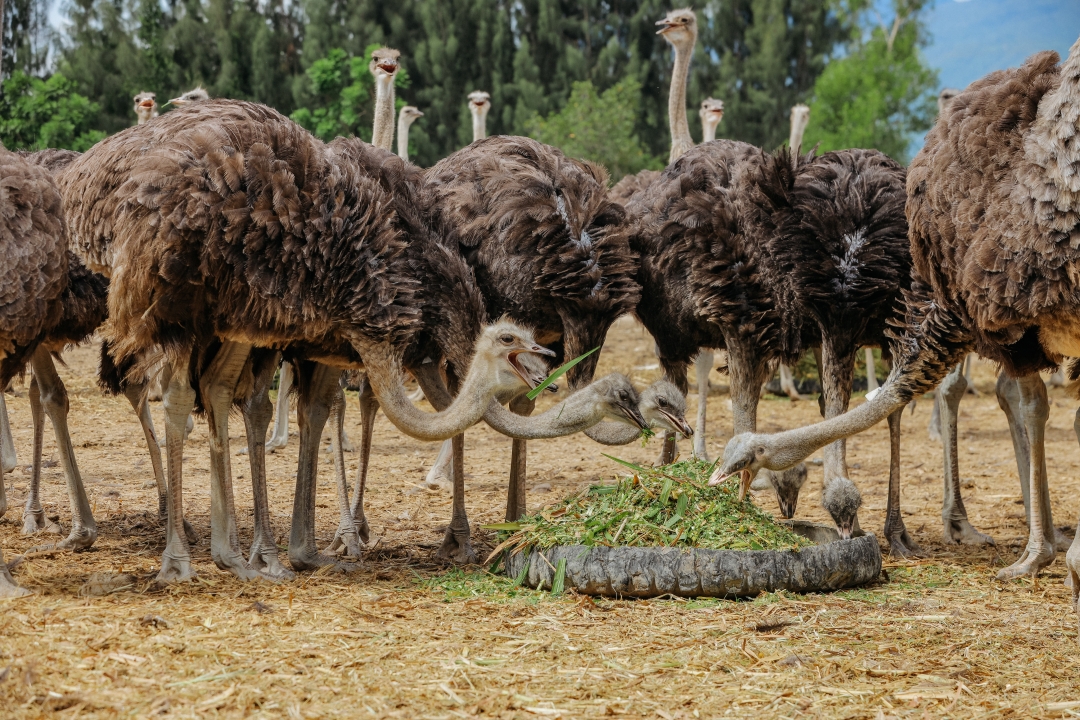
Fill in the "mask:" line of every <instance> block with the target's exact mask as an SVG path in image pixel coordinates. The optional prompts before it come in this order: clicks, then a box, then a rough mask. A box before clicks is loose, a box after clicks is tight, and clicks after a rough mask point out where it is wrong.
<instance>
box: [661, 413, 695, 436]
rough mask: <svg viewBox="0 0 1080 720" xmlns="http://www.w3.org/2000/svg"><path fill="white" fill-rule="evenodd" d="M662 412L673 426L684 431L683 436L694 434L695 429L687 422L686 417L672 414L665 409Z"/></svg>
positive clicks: (681, 431)
mask: <svg viewBox="0 0 1080 720" xmlns="http://www.w3.org/2000/svg"><path fill="white" fill-rule="evenodd" d="M660 414H661V415H663V416H664V417H666V418H667V420H668V422H669V423H671V426H672V427H673V428H675V429H676V430H678V431H679V432H680V433H682V434H683V437H693V436H694V429H693V428H691V427H690V423H688V422H686V418H684V417H681V416H675V415H672V414H671V413H669V412H665V411H663V410H661V411H660Z"/></svg>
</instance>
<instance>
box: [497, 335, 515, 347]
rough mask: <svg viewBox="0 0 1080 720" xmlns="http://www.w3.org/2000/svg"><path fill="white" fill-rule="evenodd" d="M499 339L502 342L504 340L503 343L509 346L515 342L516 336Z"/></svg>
mask: <svg viewBox="0 0 1080 720" xmlns="http://www.w3.org/2000/svg"><path fill="white" fill-rule="evenodd" d="M499 339H500V340H502V341H503V342H504V343H505V344H507V345H509V344H511V343H512V342H514V336H513V335H503V336H502V337H500V338H499Z"/></svg>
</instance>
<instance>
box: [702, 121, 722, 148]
mask: <svg viewBox="0 0 1080 720" xmlns="http://www.w3.org/2000/svg"><path fill="white" fill-rule="evenodd" d="M719 126H720V123H714V122H703V123H702V124H701V142H703V143H707V142H712V141H713V140H715V139H716V128H718V127H719Z"/></svg>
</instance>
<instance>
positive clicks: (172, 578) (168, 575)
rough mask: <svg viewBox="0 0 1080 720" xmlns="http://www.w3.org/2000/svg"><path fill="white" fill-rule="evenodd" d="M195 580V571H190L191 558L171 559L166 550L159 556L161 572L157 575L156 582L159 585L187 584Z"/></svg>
mask: <svg viewBox="0 0 1080 720" xmlns="http://www.w3.org/2000/svg"><path fill="white" fill-rule="evenodd" d="M194 579H195V571H194V570H192V569H191V557H190V556H185V557H172V556H170V555H169V554H168V551H167V550H166V552H165V554H164V555H162V556H161V570H159V571H158V574H157V578H156V580H157V582H158V583H161V584H167V583H175V582H189V581H191V580H194Z"/></svg>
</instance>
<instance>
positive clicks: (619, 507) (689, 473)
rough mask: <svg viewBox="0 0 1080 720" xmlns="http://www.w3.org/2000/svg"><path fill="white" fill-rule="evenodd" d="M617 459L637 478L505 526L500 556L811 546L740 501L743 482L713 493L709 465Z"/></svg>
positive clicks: (597, 489)
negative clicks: (533, 550) (531, 551)
mask: <svg viewBox="0 0 1080 720" xmlns="http://www.w3.org/2000/svg"><path fill="white" fill-rule="evenodd" d="M612 460H616V461H617V462H620V463H621V464H623V465H625V466H627V467H630V468H631V469H633V470H634V472H633V474H632V475H628V476H625V477H623V478H621V479H620V480H619V481H618V483H617V484H615V485H593V486H592V487H590V488H588V489H587V490H584V491H582V492H579V493H577V494H574V495H571V496H570V497H568V498H566V499H565V500H563V501H562V502H560V503H558V504H557V505H555V506H554V507H550V508H547V509H545V510H543V511H542V512H540V513H539V514H536V515H532V516H529V517H526V518H523V519H522V520H521V521H519V522H518V523H504V524H500V526H499V529H500V530H501V531H502V537H503V541H502V542H501V543H500V545H499V548H497V550H502V549H509V550H510V551H511V552H512V553H516V552H518V551H520V550H524V549H526V548H530V547H537V548H540V549H547V548H550V547H554V546H556V545H590V546H592V545H607V546H616V545H620V546H632V547H656V546H667V547H699V548H708V549H714V550H785V549H794V550H797V549H799V548H803V547H808V546H810V545H812V544H813V543H811V542H810V541H809V540H807V539H806V538H804V537H802V536H800V535H796V534H795V533H794V532H792V531H791V530H790V529H788V528H787V527H784V526H783V525H780V524H779V523H777V522H776V521H775V520H773V517H772V515H770V514H769V513H767V512H765V511H764V510H762V509H760V508H758V507H757V506H756V505H754V504H753V503H752V502H751V501H750V500H749V498H748V499H746V500H744V501H742V502H739V498H738V493H739V489H738V479H737V478H731V479H728V480H726V481H725V482H723V483H721V484H719V485H717V486H715V487H709V486H708V479H709V473H710V471H711V469H712V466H711V465H710V464H709V463H705V462H700V461H695V460H688V461H684V462H679V463H675V464H673V465H667V466H664V467H660V468H655V469H653V468H644V467H641V466H638V465H633V464H632V463H627V462H625V461H622V460H618V458H612ZM493 555H494V553H493Z"/></svg>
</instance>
